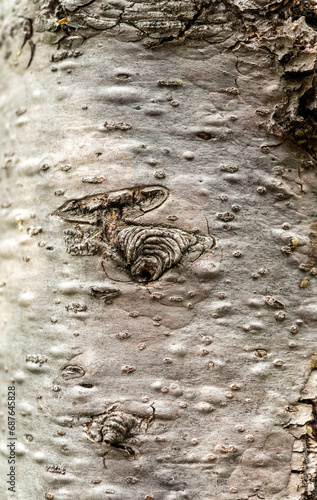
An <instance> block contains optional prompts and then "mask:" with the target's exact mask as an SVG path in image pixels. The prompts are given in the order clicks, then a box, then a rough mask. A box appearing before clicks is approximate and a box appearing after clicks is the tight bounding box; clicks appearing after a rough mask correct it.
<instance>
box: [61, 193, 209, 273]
mask: <svg viewBox="0 0 317 500" xmlns="http://www.w3.org/2000/svg"><path fill="white" fill-rule="evenodd" d="M168 196H169V191H168V190H167V189H166V188H164V187H162V186H146V187H136V188H131V189H124V190H121V191H115V192H110V193H102V194H96V195H91V196H85V197H84V198H80V199H77V200H70V201H68V202H66V203H64V205H62V206H61V207H60V208H58V209H57V210H56V212H55V213H54V214H55V215H58V216H59V217H61V218H62V219H64V220H65V221H67V222H73V223H76V226H75V230H67V231H65V233H66V243H67V251H68V252H69V253H71V254H73V255H97V254H98V255H101V256H102V257H104V258H107V257H108V258H110V259H112V260H113V261H115V263H116V264H117V265H118V266H119V267H120V268H125V269H126V270H127V271H128V272H129V273H130V275H131V278H132V279H133V280H136V281H139V282H149V281H154V280H157V279H159V278H160V277H161V276H162V274H163V273H165V272H166V271H167V270H168V269H170V268H172V267H173V266H175V265H177V264H178V263H180V262H181V261H183V260H189V261H194V260H196V259H198V258H199V257H200V255H201V254H202V253H203V252H204V251H206V250H210V249H211V248H212V247H213V246H214V244H215V242H214V239H213V238H212V237H211V236H209V235H204V236H202V235H197V234H192V233H190V232H187V231H184V230H181V229H177V228H174V227H165V226H163V225H159V226H145V225H142V222H140V221H137V222H136V220H135V219H136V218H137V217H139V216H140V215H142V214H144V213H146V212H149V211H150V210H155V209H156V208H158V207H160V206H161V205H162V204H163V203H164V202H165V201H166V199H167V198H168Z"/></svg>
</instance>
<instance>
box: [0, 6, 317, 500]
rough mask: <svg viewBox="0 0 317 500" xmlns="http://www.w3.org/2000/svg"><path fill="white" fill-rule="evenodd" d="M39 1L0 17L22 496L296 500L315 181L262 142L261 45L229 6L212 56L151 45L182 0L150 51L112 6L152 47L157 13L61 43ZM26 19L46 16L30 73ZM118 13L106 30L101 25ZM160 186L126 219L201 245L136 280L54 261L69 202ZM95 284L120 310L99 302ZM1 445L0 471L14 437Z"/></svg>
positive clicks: (7, 263) (269, 115) (280, 143)
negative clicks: (112, 442)
mask: <svg viewBox="0 0 317 500" xmlns="http://www.w3.org/2000/svg"><path fill="white" fill-rule="evenodd" d="M42 3H43V5H45V4H44V2H37V3H35V4H33V3H32V2H23V1H21V2H17V3H16V8H15V10H14V9H12V6H13V5H15V4H14V2H13V1H12V2H8V3H7V2H5V3H4V2H2V5H1V8H2V10H3V13H4V16H5V20H4V21H3V23H4V28H3V32H4V33H5V34H6V35H5V39H4V41H3V44H2V49H1V57H2V58H4V57H5V56H6V59H5V62H4V63H3V64H2V66H1V77H0V81H1V98H0V99H1V100H0V107H1V117H2V119H1V125H0V127H1V129H0V136H1V162H2V166H3V168H2V169H1V185H0V186H1V203H2V207H3V208H2V209H1V243H0V257H1V262H0V281H1V282H3V283H5V284H4V285H3V286H1V287H0V293H1V343H2V349H1V370H2V376H1V396H2V401H4V402H5V397H6V386H7V385H10V384H12V383H13V380H14V381H15V383H16V386H17V405H18V418H17V419H18V437H19V445H18V448H17V451H18V470H19V475H18V476H17V495H16V498H17V499H18V500H22V499H27V500H40V499H41V498H45V494H51V495H54V499H55V500H73V499H74V498H81V499H84V500H97V499H98V500H99V499H101V498H102V499H113V500H122V499H123V498H124V499H129V500H130V499H134V498H135V499H138V500H139V499H140V500H143V499H146V498H147V499H148V500H149V499H151V498H153V500H180V499H188V500H189V499H190V500H195V499H200V500H211V499H212V500H214V499H217V500H227V499H228V500H229V499H231V498H232V499H239V500H240V499H247V498H265V499H274V500H282V499H283V500H284V499H285V500H286V499H294V500H295V499H297V498H300V497H298V496H296V495H297V493H296V494H295V489H296V488H297V486H298V483H296V479H297V478H298V477H299V476H300V475H299V474H298V473H294V474H293V475H292V476H293V479H292V480H291V482H290V469H291V466H290V464H291V460H294V454H295V452H294V453H293V459H292V447H293V441H294V436H293V435H292V432H290V429H289V428H285V426H287V425H288V424H290V425H295V426H296V425H297V422H296V419H295V420H294V417H293V413H294V412H293V411H290V408H291V409H293V408H294V407H295V408H296V405H297V402H298V400H299V399H300V398H301V390H302V389H303V388H304V387H305V384H306V381H307V379H308V375H309V371H310V368H311V366H313V367H315V366H314V364H313V365H312V364H311V361H310V359H311V356H312V355H313V354H314V352H315V351H316V321H317V305H316V299H315V298H314V294H315V291H316V281H315V280H316V278H315V277H314V276H312V275H311V274H310V273H309V269H310V268H311V267H313V266H314V264H315V259H316V249H314V247H313V239H312V237H310V236H309V231H310V229H309V228H310V225H311V224H312V223H315V222H316V206H315V204H316V197H315V193H316V177H315V172H314V170H313V169H312V168H309V164H308V163H307V160H311V158H310V156H309V155H308V154H307V153H305V152H304V151H303V150H301V149H300V148H298V147H297V146H295V145H294V144H292V143H290V142H287V141H285V139H284V138H283V137H281V135H279V136H273V135H271V134H269V133H268V132H266V130H267V129H268V128H272V127H273V128H274V123H275V121H274V120H275V119H274V117H273V113H274V109H275V106H276V105H279V104H280V103H281V102H283V99H285V94H284V92H283V85H284V82H283V81H282V80H281V71H280V70H279V69H278V68H279V67H278V66H277V63H276V62H275V59H274V58H273V56H272V54H271V53H270V52H269V51H268V50H267V49H265V48H262V47H260V46H259V45H257V41H256V39H255V40H253V41H252V39H250V40H249V42H248V43H245V44H243V43H242V44H241V45H239V44H238V45H236V43H237V41H238V40H239V39H242V38H243V37H244V36H245V35H244V34H242V33H244V32H243V31H241V30H240V27H241V22H242V21H241V20H239V18H238V17H237V16H236V15H233V14H232V13H231V14H230V13H228V12H227V13H224V12H225V7H221V5H222V4H220V6H219V8H218V7H217V8H216V7H215V9H214V13H213V16H214V17H211V18H210V19H209V18H207V21H206V22H204V23H203V24H205V25H208V30H209V31H208V33H209V34H208V37H206V38H208V40H207V41H203V42H202V41H199V40H197V39H196V40H191V39H188V38H186V36H187V35H186V36H184V37H183V36H181V37H180V38H181V40H180V41H179V42H178V43H163V44H162V46H161V47H156V48H150V47H149V42H150V43H152V42H153V40H152V38H153V37H154V38H155V39H157V40H158V41H161V40H162V36H163V37H165V36H176V37H177V36H178V35H177V34H179V22H180V21H179V18H180V17H181V14H180V12H181V13H182V12H185V13H186V12H187V14H186V15H187V17H188V18H190V15H189V12H191V10H192V11H193V12H194V13H195V12H196V13H197V9H195V8H194V7H193V4H192V2H175V4H174V2H156V5H157V8H158V11H159V12H162V19H164V20H166V19H167V20H170V23H171V28H169V29H170V31H168V30H167V31H164V33H163V35H162V30H161V25H160V24H159V23H156V24H155V25H154V26H151V27H150V28H151V33H152V34H151V37H150V39H149V37H147V36H144V33H140V31H138V29H139V28H140V26H139V25H138V29H136V28H135V27H133V26H132V25H131V24H128V23H125V22H123V23H122V24H121V25H119V24H118V23H117V19H118V17H117V16H118V14H116V12H117V11H120V12H121V11H122V9H123V7H124V8H126V9H127V11H124V12H125V13H124V15H128V14H127V13H126V12H128V13H129V12H132V11H133V9H136V8H139V7H140V9H143V10H142V12H143V13H142V12H141V13H139V15H138V16H136V17H139V19H140V20H139V21H135V22H137V23H141V21H142V22H143V21H144V22H143V24H142V29H144V30H145V31H146V32H147V30H148V29H150V28H148V27H147V26H145V24H146V23H145V21H146V19H147V15H146V14H144V11H147V12H150V14H148V16H149V18H151V16H152V17H153V14H151V12H153V8H154V7H153V5H154V4H153V3H146V2H136V3H135V4H130V3H128V2H116V3H114V2H112V3H110V2H103V4H104V5H105V4H107V5H109V6H110V5H112V9H113V12H112V10H111V9H109V10H105V11H104V12H106V13H107V19H106V21H105V19H104V17H102V16H101V18H98V17H96V14H97V15H100V9H101V7H100V3H99V2H93V3H91V5H89V6H87V7H86V8H85V9H86V10H85V9H84V10H82V9H79V10H77V11H76V12H73V14H68V15H69V20H68V23H69V25H70V26H77V27H78V26H79V25H80V23H81V22H82V19H86V18H87V16H88V14H89V16H90V20H89V23H88V24H89V26H84V27H83V29H82V30H81V29H80V28H78V30H77V32H75V34H74V33H72V34H70V35H69V36H68V38H67V40H65V41H64V42H63V43H64V46H63V47H62V48H60V49H57V46H55V45H51V43H53V42H56V41H57V40H59V39H61V31H60V30H57V31H56V30H55V31H54V29H55V28H56V26H57V25H58V22H57V21H56V19H57V18H56V17H55V18H53V14H52V12H51V11H50V12H49V11H46V14H45V11H44V14H43V11H42V14H41V15H39V13H37V14H35V12H36V10H37V9H41V8H42V7H43V5H42ZM63 3H64V5H65V6H66V7H68V8H69V9H70V10H72V11H74V10H75V9H76V7H77V6H80V5H82V4H83V2H75V1H66V0H65V1H64V2H63ZM270 3H271V2H270ZM268 4H269V3H266V5H268ZM174 5H175V6H176V7H177V9H178V10H177V12H176V14H175V11H173V9H172V10H171V13H170V14H169V15H167V13H166V9H167V8H168V6H170V7H171V6H172V7H173V6H174ZM237 5H238V4H237ZM241 5H242V7H243V6H246V5H247V3H245V2H244V3H243V4H241ZM254 5H255V4H254ZM260 5H261V4H260V3H258V2H257V4H256V5H255V13H253V14H254V15H255V16H258V17H256V19H257V22H260V20H261V19H263V23H264V20H265V18H264V17H263V18H260V17H259V13H260V10H261V9H262V7H260ZM266 5H263V3H262V6H263V9H264V10H263V13H264V11H265V8H266ZM24 7H25V8H24ZM163 7H164V8H165V10H164V9H163ZM151 9H152V10H151ZM160 9H161V10H160ZM182 9H183V10H182ZM186 9H187V10H186ZM194 13H193V15H194ZM108 14H109V15H108ZM110 14H111V15H110ZM220 14H221V15H224V16H225V17H226V19H227V20H224V21H223V22H222V23H220V24H219V23H217V24H216V22H215V18H216V17H217V16H218V17H219V15H220ZM253 14H252V15H253ZM18 15H24V16H26V17H30V18H35V16H37V17H36V19H35V21H34V23H33V25H34V27H35V33H34V35H33V40H34V43H36V51H35V56H34V59H33V61H32V63H31V66H30V68H29V69H27V70H26V66H27V64H28V62H29V56H30V46H29V44H28V43H26V45H25V47H24V48H23V51H22V54H21V55H20V56H19V57H16V54H18V52H19V49H20V47H21V45H22V42H23V36H24V35H23V32H22V29H21V20H20V19H19V18H18V17H17V16H18ZM129 15H131V16H132V14H129ZM135 15H136V14H135ZM182 15H183V14H182ZM249 15H251V14H250V13H249ZM72 16H73V17H72ZM76 16H77V17H76ZM157 16H158V14H157ZM169 16H170V17H169ZM185 17H186V16H185ZM44 18H45V20H46V21H45V22H47V23H48V24H45V22H44V21H43V19H44ZM59 18H60V19H62V15H60V16H59ZM110 18H114V19H115V22H114V24H116V26H115V28H114V31H111V30H109V31H104V28H105V25H104V24H102V23H104V22H107V23H108V25H109V24H111V23H110V21H109V19H110ZM208 19H209V20H208ZM228 19H229V20H230V19H232V22H231V21H230V22H229V21H228ZM152 21H153V20H152ZM133 22H134V21H133ZM265 22H268V21H265ZM232 23H233V24H232ZM250 23H251V21H250ZM268 23H269V22H268ZM185 24H186V23H185ZM48 25H50V26H51V28H50V29H51V31H46V32H45V30H48V27H47V26H48ZM12 26H16V27H15V29H13V30H12V29H11V28H12ZM52 26H53V27H55V28H54V29H53V28H52ZM193 28H195V25H194V26H192V27H191V29H193ZM97 29H100V31H99V32H98V33H96V31H94V30H97ZM164 29H165V28H164ZM181 29H182V28H181ZM201 29H202V30H203V29H204V28H201ZM206 29H207V28H206ZM281 29H282V28H281ZM10 30H11V31H10ZM198 31H200V28H199V30H198ZM293 31H296V30H293ZM9 33H11V35H10V34H9ZM78 33H82V34H84V35H85V36H88V39H87V40H85V41H84V43H82V44H80V42H81V41H82V38H81V35H78ZM171 33H172V35H171ZM200 36H201V34H199V33H198V34H197V37H198V38H199V37H200ZM294 36H295V35H294ZM54 37H55V38H54ZM72 37H73V45H72V46H71V47H68V48H67V44H68V45H69V44H70V41H69V39H70V38H72ZM229 38H230V42H228V40H229ZM137 40H140V41H137ZM225 40H226V41H225ZM214 42H217V43H214ZM220 42H221V43H220ZM292 43H293V42H292ZM233 47H234V48H233ZM76 50H77V51H79V52H77V53H76V54H75V51H76ZM8 51H10V53H9V52H8ZM65 51H69V52H68V53H66V57H65V58H64V59H63V58H62V57H60V54H61V53H62V52H65ZM52 56H54V57H53V61H52V60H51V59H52ZM63 57H64V56H63ZM58 59H60V60H58ZM54 68H56V70H54ZM159 82H165V84H162V83H159ZM294 95H295V94H294ZM295 100H296V95H295ZM294 106H295V104H294ZM295 107H296V106H295ZM106 122H107V123H108V124H112V125H113V124H128V125H130V126H131V128H129V127H127V126H117V125H115V126H112V127H107V126H104V124H105V123H106ZM278 132H279V133H280V134H281V133H282V132H281V131H280V130H279V131H278ZM43 165H46V167H44V169H43ZM47 167H49V168H47ZM69 167H70V168H69ZM232 167H236V168H232ZM158 172H160V173H158ZM161 172H163V173H164V174H165V177H164V175H163V176H162V175H161ZM87 179H88V182H87ZM96 179H97V181H96ZM89 180H90V181H92V182H89ZM157 184H159V185H161V186H164V187H166V188H168V190H169V193H170V194H169V197H168V199H167V200H166V201H165V202H164V203H163V204H162V205H161V206H160V207H158V208H156V209H155V210H152V211H150V212H148V213H146V214H144V215H142V216H141V217H139V218H138V222H139V223H141V224H142V225H146V226H147V227H149V226H155V225H156V226H162V225H163V226H164V227H166V226H170V227H174V228H178V229H179V230H182V231H186V232H189V233H193V232H195V231H196V232H198V233H197V234H203V235H206V234H208V231H209V232H210V234H211V235H212V236H213V237H214V238H215V240H216V246H215V247H214V248H213V249H212V250H211V251H208V252H205V253H203V254H202V255H201V256H200V257H199V258H198V259H197V260H195V261H194V262H187V261H184V262H182V263H181V264H180V265H178V266H176V267H174V268H173V269H171V270H169V271H167V272H166V273H164V274H163V275H162V277H161V278H160V279H159V280H157V281H153V282H150V283H149V284H147V285H144V284H140V283H136V282H134V281H133V280H132V279H131V278H130V277H129V276H128V277H127V272H126V270H122V269H119V268H118V266H117V264H114V263H113V262H112V261H111V260H110V259H107V258H106V259H104V260H105V261H106V266H107V274H106V273H105V272H104V270H103V268H102V266H101V258H100V256H98V255H91V256H75V255H71V254H68V253H67V252H66V244H65V242H64V236H65V235H64V231H65V230H68V229H70V228H71V227H72V224H69V223H67V222H64V221H63V220H61V218H59V217H58V216H57V215H56V214H55V215H54V212H55V211H56V210H57V209H58V208H59V207H60V206H61V205H62V204H63V203H65V202H66V201H68V200H73V199H79V198H82V197H84V196H88V195H95V194H99V193H111V192H115V191H119V190H122V189H131V188H133V187H135V186H154V185H157ZM227 213H229V214H232V215H233V216H234V217H232V215H229V220H228V221H227V220H226V219H228V217H227V216H226V215H224V214H227ZM175 216H176V217H177V219H175ZM30 228H31V229H30ZM36 228H37V229H36ZM38 228H41V230H39V229H38ZM313 229H314V228H313ZM35 233H37V234H35ZM281 249H282V251H281ZM240 253H241V255H240ZM28 259H29V260H28ZM307 263H308V267H307V270H306V271H303V270H300V269H299V265H300V264H307ZM302 267H303V266H302ZM305 279H306V281H305ZM303 280H304V281H303ZM301 284H302V287H300V285H301ZM306 284H308V286H307V287H306ZM91 287H93V288H95V289H96V288H98V287H99V289H103V288H112V289H118V290H120V292H121V294H120V295H119V294H118V296H116V297H114V298H113V300H112V303H105V302H104V300H103V299H102V298H101V297H99V296H98V295H92V294H91ZM268 297H270V298H269V299H268ZM276 301H279V302H278V303H277V302H276ZM279 303H281V304H282V306H281V305H279ZM276 306H278V307H276ZM283 306H284V308H283ZM279 307H280V308H279ZM281 312H282V313H283V312H284V313H285V318H284V319H283V314H281ZM276 314H279V316H278V318H276ZM294 326H296V328H293V330H292V331H294V332H296V330H298V331H297V332H296V333H291V329H292V327H294ZM127 334H128V335H127ZM29 355H31V356H30V357H28V356H29ZM32 355H35V357H34V356H32ZM37 355H38V356H39V355H41V356H44V357H42V358H38V357H36V356H37ZM45 357H46V358H47V360H46V358H45ZM27 359H29V360H27ZM310 381H311V379H310ZM310 383H311V382H310ZM81 384H86V385H87V384H88V387H87V386H86V387H83V386H82V385H81ZM89 385H91V386H92V387H89ZM308 389H309V386H308ZM308 389H307V390H308ZM309 390H310V391H311V393H314V389H313V388H310V389H309ZM314 394H315V393H314ZM303 404H304V405H305V404H306V405H307V406H309V412H310V411H311V408H310V404H308V403H307V402H306V403H305V402H303V403H300V405H303ZM300 408H302V407H301V406H300ZM300 408H299V414H300V415H302V413H301V409H300ZM153 409H154V410H155V411H154V410H153ZM113 412H122V413H120V414H119V416H118V415H117V416H115V415H114V414H113ZM309 412H308V413H309ZM98 414H103V417H102V419H103V418H105V422H106V424H105V425H106V428H107V429H108V427H107V426H109V425H110V424H111V422H113V420H114V419H116V418H120V419H121V420H120V421H121V422H123V423H122V426H123V427H122V428H121V431H120V432H121V435H122V436H125V438H124V441H123V445H124V446H130V447H131V448H132V449H133V451H134V457H133V456H132V455H131V454H129V453H128V452H127V451H126V450H124V449H115V448H114V447H113V446H112V447H110V448H109V445H108V444H106V443H102V442H101V441H100V439H99V437H98V436H99V434H98V432H99V431H100V427H99V423H98V425H97V426H96V428H97V430H96V431H95V432H97V434H96V435H97V438H94V440H95V442H94V440H91V439H88V438H89V436H90V438H91V434H89V432H90V431H89V430H88V431H87V426H88V428H90V427H89V426H91V425H92V424H93V422H94V419H93V417H94V418H96V415H98ZM123 414H127V415H133V416H134V419H136V420H135V421H134V424H131V426H130V424H127V423H126V424H124V422H128V420H127V419H126V418H125V417H124V416H123ZM107 415H108V416H107ZM109 415H110V416H109ZM309 415H311V413H309ZM306 416H307V415H306V413H304V416H303V418H302V420H301V421H300V422H299V424H298V425H304V424H306V421H307V419H306ZM5 418H6V414H5V415H4V424H3V427H4V432H3V438H4V439H5V438H6V420H5ZM292 418H293V420H292ZM309 418H310V417H309ZM305 419H306V420H305ZM304 420H305V421H304ZM109 422H110V424H109ZM135 422H136V423H135ZM100 425H101V424H100ZM102 425H103V424H102ZM124 425H127V428H129V430H124ZM129 426H130V427H129ZM138 426H139V427H138ZM127 428H126V429H127ZM122 429H123V430H122ZM136 429H137V431H136ZM125 432H126V434H125ZM129 433H131V435H130V434H129ZM305 433H306V430H304V436H305ZM132 434H133V435H132ZM30 436H32V438H33V439H31V438H30ZM94 436H95V434H94ZM296 438H298V436H296ZM30 439H31V440H30ZM116 439H117V438H116ZM297 441H300V442H301V440H300V436H299V439H296V442H297ZM302 441H303V440H302ZM304 441H305V439H304ZM296 446H298V444H296ZM312 448H313V446H310V449H312ZM0 450H1V453H2V454H1V455H0V456H1V472H2V471H5V470H6V467H7V463H6V446H5V441H4V440H3V441H2V443H1V448H0ZM309 456H310V457H312V453H310V455H309ZM312 462H313V459H312V458H310V462H309V467H312V466H311V463H312ZM298 467H299V466H298ZM304 469H305V464H304ZM302 473H303V470H302ZM3 477H4V476H3V474H1V481H2V484H4V483H3V482H4V478H3ZM289 484H290V487H291V490H289ZM294 484H295V486H294ZM4 488H5V485H4ZM300 494H301V493H300ZM3 498H9V496H4V497H3ZM47 498H49V497H47Z"/></svg>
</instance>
